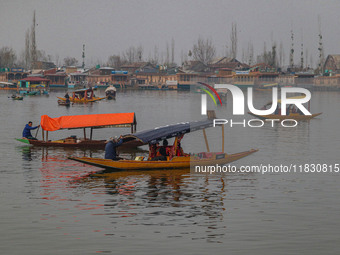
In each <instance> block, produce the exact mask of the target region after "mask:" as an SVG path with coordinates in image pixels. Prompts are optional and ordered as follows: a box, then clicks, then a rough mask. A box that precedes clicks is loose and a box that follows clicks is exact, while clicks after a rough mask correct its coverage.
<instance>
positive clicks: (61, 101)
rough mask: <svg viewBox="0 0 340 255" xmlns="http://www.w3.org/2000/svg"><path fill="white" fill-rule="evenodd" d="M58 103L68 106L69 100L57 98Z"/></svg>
mask: <svg viewBox="0 0 340 255" xmlns="http://www.w3.org/2000/svg"><path fill="white" fill-rule="evenodd" d="M58 105H63V106H70V105H71V102H70V101H63V100H60V99H59V100H58Z"/></svg>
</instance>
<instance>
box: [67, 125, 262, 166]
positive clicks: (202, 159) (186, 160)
mask: <svg viewBox="0 0 340 255" xmlns="http://www.w3.org/2000/svg"><path fill="white" fill-rule="evenodd" d="M212 125H213V121H212V120H204V121H197V122H187V123H180V124H176V125H170V126H166V127H161V128H155V129H152V130H147V131H141V132H137V133H135V134H130V135H125V136H123V144H124V143H126V142H133V141H135V142H139V143H142V144H154V143H155V142H158V141H161V140H163V139H168V138H172V137H175V142H174V145H173V146H172V150H173V151H174V153H172V155H178V154H177V153H176V150H177V145H178V142H179V141H180V139H182V137H183V135H184V134H185V133H189V132H193V131H196V130H200V129H202V130H203V134H204V138H205V141H206V146H207V151H208V152H201V153H197V154H192V155H190V154H183V155H182V156H168V157H167V160H164V161H153V160H152V158H150V157H149V158H148V159H147V160H140V159H141V158H140V157H137V158H136V160H126V159H121V160H117V161H114V160H111V159H102V158H91V157H70V158H69V159H72V160H75V161H78V162H82V163H85V164H89V165H93V166H97V167H101V168H105V169H111V170H115V171H119V170H149V169H179V168H190V167H192V166H195V165H202V166H206V165H216V164H219V165H224V164H227V163H230V162H233V161H235V160H238V159H241V158H243V157H246V156H248V155H250V154H252V153H254V152H256V151H257V150H255V149H251V150H249V151H244V152H240V153H235V154H227V153H225V152H224V129H223V126H222V136H223V139H222V152H209V151H210V150H209V145H208V142H207V138H206V135H205V128H207V127H211V126H212Z"/></svg>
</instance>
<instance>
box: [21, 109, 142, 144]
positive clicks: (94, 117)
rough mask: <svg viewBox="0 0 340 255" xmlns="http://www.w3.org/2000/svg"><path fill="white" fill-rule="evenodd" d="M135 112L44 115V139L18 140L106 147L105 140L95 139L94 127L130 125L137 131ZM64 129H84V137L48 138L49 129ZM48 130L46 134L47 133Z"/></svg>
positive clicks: (22, 139) (41, 123)
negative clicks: (87, 130)
mask: <svg viewBox="0 0 340 255" xmlns="http://www.w3.org/2000/svg"><path fill="white" fill-rule="evenodd" d="M136 125H137V122H136V117H135V113H133V112H131V113H105V114H88V115H73V116H61V117H58V118H50V117H49V116H47V115H42V116H41V120H40V126H41V129H42V140H34V139H27V138H21V139H16V140H17V141H20V142H23V143H27V144H32V145H34V146H45V147H68V148H97V149H104V148H105V142H106V139H105V140H94V139H92V138H93V129H98V128H107V127H130V128H131V133H133V132H136ZM86 128H89V129H90V136H89V138H88V137H87V136H86ZM62 129H83V131H84V137H82V138H80V137H77V136H74V135H72V136H70V137H66V138H63V139H58V140H54V141H51V140H49V139H48V132H49V131H57V130H62ZM45 131H46V135H45Z"/></svg>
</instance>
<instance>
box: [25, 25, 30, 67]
mask: <svg viewBox="0 0 340 255" xmlns="http://www.w3.org/2000/svg"><path fill="white" fill-rule="evenodd" d="M24 54H25V68H26V69H29V68H30V66H31V54H30V30H29V29H27V31H26V34H25V53H24Z"/></svg>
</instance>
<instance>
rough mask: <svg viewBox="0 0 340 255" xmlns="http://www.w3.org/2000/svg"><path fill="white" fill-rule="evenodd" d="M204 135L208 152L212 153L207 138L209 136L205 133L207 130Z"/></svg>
mask: <svg viewBox="0 0 340 255" xmlns="http://www.w3.org/2000/svg"><path fill="white" fill-rule="evenodd" d="M203 135H204V140H205V145H206V146H207V152H210V149H209V144H208V138H207V134H206V133H205V129H203Z"/></svg>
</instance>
